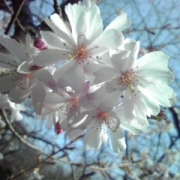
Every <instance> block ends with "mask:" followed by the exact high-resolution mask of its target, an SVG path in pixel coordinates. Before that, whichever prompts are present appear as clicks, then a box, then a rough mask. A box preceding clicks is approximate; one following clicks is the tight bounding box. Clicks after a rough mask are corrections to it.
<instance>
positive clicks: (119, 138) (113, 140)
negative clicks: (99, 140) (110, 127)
mask: <svg viewBox="0 0 180 180" xmlns="http://www.w3.org/2000/svg"><path fill="white" fill-rule="evenodd" d="M109 133H110V146H111V148H112V149H113V150H114V151H115V152H116V153H118V154H119V155H120V154H121V153H122V152H124V150H125V149H126V143H125V138H124V135H123V132H122V130H121V129H120V127H118V128H117V129H116V132H113V131H109Z"/></svg>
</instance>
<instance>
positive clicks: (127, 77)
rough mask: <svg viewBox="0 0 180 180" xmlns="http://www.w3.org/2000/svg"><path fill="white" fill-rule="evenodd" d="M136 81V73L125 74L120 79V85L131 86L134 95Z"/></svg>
mask: <svg viewBox="0 0 180 180" xmlns="http://www.w3.org/2000/svg"><path fill="white" fill-rule="evenodd" d="M134 81H135V75H134V73H133V72H132V71H131V72H125V73H124V74H123V75H122V76H121V77H120V83H121V84H123V85H125V86H129V87H130V89H131V92H132V93H134V91H135V89H134Z"/></svg>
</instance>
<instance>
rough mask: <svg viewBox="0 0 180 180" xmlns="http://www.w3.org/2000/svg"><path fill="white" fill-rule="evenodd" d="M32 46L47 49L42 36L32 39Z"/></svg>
mask: <svg viewBox="0 0 180 180" xmlns="http://www.w3.org/2000/svg"><path fill="white" fill-rule="evenodd" d="M34 46H35V47H36V48H38V49H39V50H45V49H47V47H46V44H45V42H44V40H43V39H42V38H40V37H39V38H37V39H35V41H34Z"/></svg>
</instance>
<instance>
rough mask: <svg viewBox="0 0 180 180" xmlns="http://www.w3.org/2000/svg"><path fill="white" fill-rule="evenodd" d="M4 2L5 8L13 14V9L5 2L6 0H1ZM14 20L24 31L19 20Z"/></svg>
mask: <svg viewBox="0 0 180 180" xmlns="http://www.w3.org/2000/svg"><path fill="white" fill-rule="evenodd" d="M3 2H4V4H5V5H6V7H7V9H8V10H9V12H11V14H14V12H13V10H12V9H11V8H10V7H9V5H8V4H7V2H6V0H3ZM16 22H17V24H18V26H19V27H20V28H21V30H22V31H23V32H24V33H26V30H25V28H24V27H23V25H22V24H21V22H20V21H19V19H18V18H16Z"/></svg>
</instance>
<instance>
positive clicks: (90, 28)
mask: <svg viewBox="0 0 180 180" xmlns="http://www.w3.org/2000/svg"><path fill="white" fill-rule="evenodd" d="M92 3H93V6H91V9H90V10H89V11H86V13H85V18H86V21H85V23H86V26H87V31H86V32H87V33H86V34H85V35H86V38H87V40H88V43H89V44H90V43H91V42H92V41H94V40H95V39H96V38H97V37H98V36H100V34H101V33H102V32H103V23H102V18H101V16H100V14H99V9H98V7H97V5H96V4H95V3H94V2H92Z"/></svg>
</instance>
